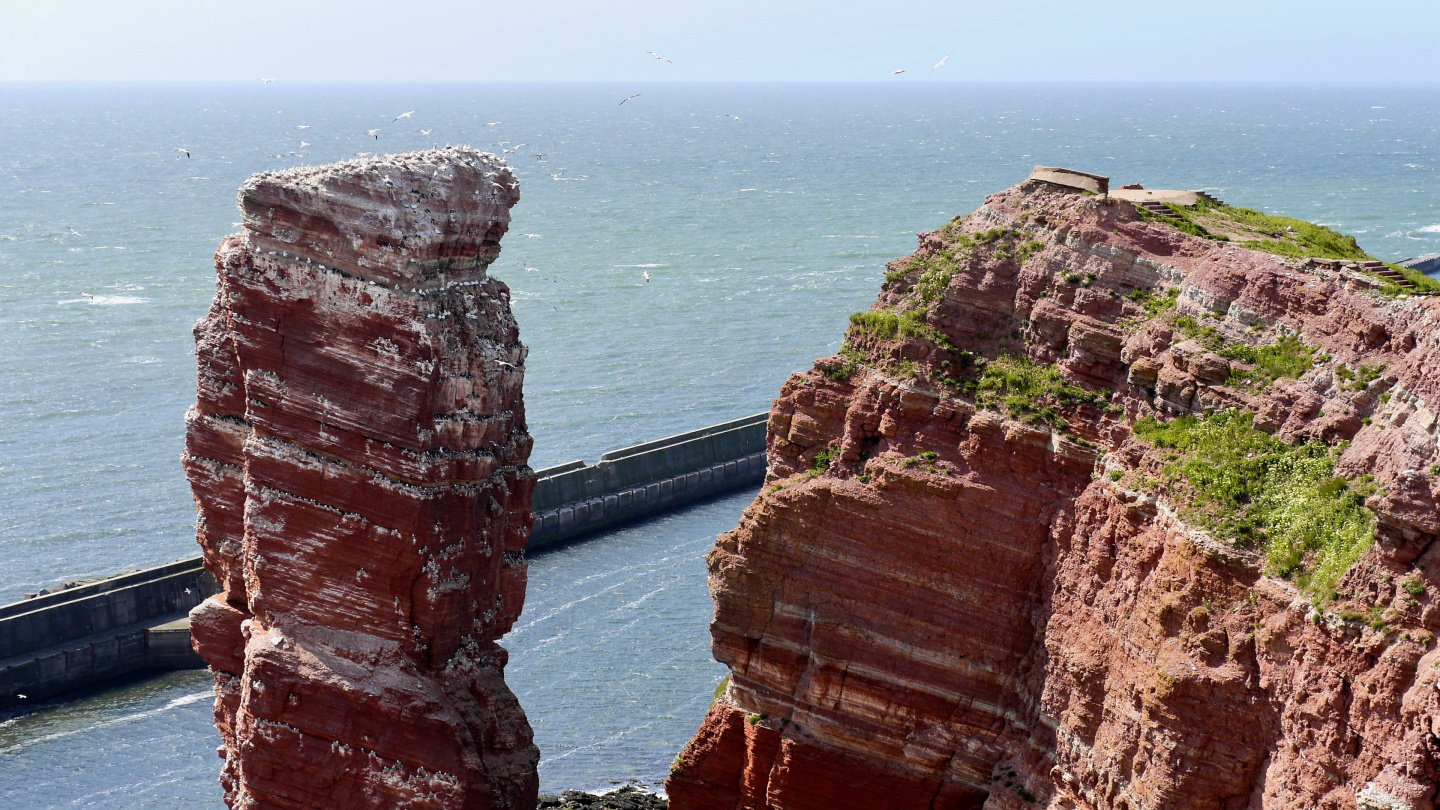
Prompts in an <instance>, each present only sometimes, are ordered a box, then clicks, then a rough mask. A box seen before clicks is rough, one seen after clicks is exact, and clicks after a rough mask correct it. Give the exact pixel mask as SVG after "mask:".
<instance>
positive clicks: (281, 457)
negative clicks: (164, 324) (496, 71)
mask: <svg viewBox="0 0 1440 810" xmlns="http://www.w3.org/2000/svg"><path fill="white" fill-rule="evenodd" d="M518 199H519V192H518V186H517V182H516V180H515V177H514V176H513V175H512V174H511V172H510V170H509V169H508V168H507V167H506V166H505V164H504V163H503V162H502V161H501V160H499V159H498V158H496V157H494V156H493V155H488V154H482V153H480V152H477V151H474V150H471V149H468V148H446V149H431V150H427V151H423V152H414V153H409V154H403V155H388V156H383V157H375V158H367V159H363V160H353V161H346V162H342V163H336V164H331V165H326V166H319V167H306V168H297V169H287V170H281V171H273V172H262V173H260V174H256V175H254V176H253V177H251V178H250V179H249V180H248V181H246V183H245V184H244V185H243V186H242V187H241V189H240V194H239V201H240V209H241V212H242V215H243V218H244V231H243V232H242V233H240V234H237V235H235V236H230V237H227V238H225V239H224V240H222V241H221V243H220V247H219V251H218V252H217V254H216V260H215V266H216V270H217V272H218V274H219V281H218V284H217V290H216V294H215V300H214V303H213V304H212V306H211V309H210V312H209V314H207V315H206V316H205V317H204V318H202V319H201V320H200V322H199V323H198V324H197V325H196V327H195V341H196V354H197V358H198V364H199V396H198V401H197V402H196V404H195V406H194V407H193V408H191V409H190V411H189V413H188V414H187V415H186V425H187V434H186V449H185V455H184V464H185V470H186V473H187V475H188V476H189V479H190V483H191V486H192V488H193V491H194V494H195V500H196V502H197V505H198V511H199V519H198V521H197V534H198V540H199V543H200V545H201V547H202V549H203V551H204V556H205V564H206V567H207V568H208V569H209V570H210V571H211V572H212V573H213V574H214V575H215V579H216V580H217V581H218V582H219V583H220V587H221V592H220V594H219V595H217V596H215V597H213V598H211V599H209V600H207V601H206V602H205V603H203V604H202V605H200V606H199V607H197V608H196V609H195V610H194V611H192V613H191V628H192V634H193V638H194V644H195V647H196V649H197V650H198V651H199V653H200V654H201V656H203V657H204V659H205V661H206V662H207V663H208V664H209V665H210V668H211V670H212V671H213V672H214V675H215V695H216V700H215V720H216V725H217V726H218V728H219V730H220V735H221V739H222V745H221V746H220V749H219V753H220V755H221V757H223V758H224V760H225V762H224V766H223V769H222V772H221V782H222V783H223V785H224V787H225V800H226V802H227V804H229V805H230V806H231V807H233V808H315V807H344V808H358V807H399V806H404V807H413V808H467V809H469V808H473V809H474V810H482V809H485V808H495V809H496V810H499V809H500V808H523V809H524V810H530V808H533V807H534V806H535V797H536V788H537V778H536V763H537V761H538V752H537V751H536V748H535V746H534V745H533V743H532V735H531V730H530V726H529V723H528V722H527V720H526V718H525V714H524V712H523V711H522V710H521V708H520V705H519V703H518V701H517V700H516V698H515V696H514V695H513V694H512V693H511V692H510V690H509V688H508V687H507V686H506V684H505V681H504V677H503V670H504V666H505V663H506V652H505V650H504V649H502V648H501V647H499V646H498V645H497V644H496V639H498V638H499V637H500V636H502V635H503V634H504V633H505V632H506V631H507V630H509V628H510V626H511V624H512V623H513V622H514V620H515V618H516V617H517V616H518V615H519V613H520V609H521V606H522V605H523V603H524V598H525V575H526V567H525V557H524V552H523V549H524V546H525V540H526V536H527V534H528V532H529V530H530V526H531V520H532V517H531V513H530V503H531V491H532V489H533V487H534V473H533V471H532V470H531V469H530V468H529V466H527V461H528V459H529V455H530V448H531V438H530V435H529V433H528V432H527V429H526V424H525V410H524V403H523V400H522V397H521V383H522V380H523V376H524V364H525V355H526V349H525V347H524V346H523V345H522V344H521V343H520V339H519V330H518V329H517V327H516V323H515V318H514V316H513V315H512V313H511V311H510V294H509V289H508V288H507V287H506V286H505V285H504V284H503V283H501V282H499V281H497V280H495V279H493V278H489V277H487V276H486V272H485V271H486V268H487V267H488V266H489V265H490V264H491V262H493V261H494V260H495V258H496V256H497V255H498V254H499V251H500V239H501V237H502V236H503V235H504V234H505V231H506V229H507V228H508V226H509V221H510V213H509V212H510V208H511V207H512V206H513V205H514V204H515V203H516V201H517V200H518Z"/></svg>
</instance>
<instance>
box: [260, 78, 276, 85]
mask: <svg viewBox="0 0 1440 810" xmlns="http://www.w3.org/2000/svg"><path fill="white" fill-rule="evenodd" d="M260 81H262V82H264V83H265V84H269V83H271V82H273V81H275V80H274V79H261V80H260Z"/></svg>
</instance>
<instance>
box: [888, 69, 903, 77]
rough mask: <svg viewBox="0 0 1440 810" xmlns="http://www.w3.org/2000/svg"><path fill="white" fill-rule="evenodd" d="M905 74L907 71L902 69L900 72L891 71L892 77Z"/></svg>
mask: <svg viewBox="0 0 1440 810" xmlns="http://www.w3.org/2000/svg"><path fill="white" fill-rule="evenodd" d="M904 72H905V69H904V68H901V69H900V70H892V71H890V75H891V76H899V75H900V74H901V73H904Z"/></svg>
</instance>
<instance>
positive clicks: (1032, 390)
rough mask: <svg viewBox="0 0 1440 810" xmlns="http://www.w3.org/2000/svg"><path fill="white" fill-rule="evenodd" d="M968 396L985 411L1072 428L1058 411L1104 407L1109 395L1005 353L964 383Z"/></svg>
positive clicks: (1055, 371)
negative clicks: (1061, 409)
mask: <svg viewBox="0 0 1440 810" xmlns="http://www.w3.org/2000/svg"><path fill="white" fill-rule="evenodd" d="M964 386H965V388H966V389H967V390H966V391H965V393H966V394H967V395H970V396H973V397H974V398H975V404H976V405H977V406H978V407H981V408H989V409H991V410H997V411H1003V412H1004V413H1006V414H1008V415H1009V416H1010V417H1011V418H1012V419H1019V420H1021V421H1023V422H1029V423H1030V424H1035V425H1050V426H1051V427H1055V428H1059V429H1060V430H1064V429H1065V428H1067V427H1068V425H1067V423H1066V422H1065V419H1064V418H1063V417H1062V416H1060V414H1059V412H1058V411H1057V408H1070V407H1075V406H1078V405H1095V406H1097V407H1099V406H1104V404H1105V401H1106V400H1105V395H1104V394H1102V393H1099V392H1096V391H1089V390H1087V389H1085V388H1082V387H1081V386H1079V385H1076V384H1075V383H1072V382H1069V381H1068V380H1066V379H1065V378H1064V377H1062V376H1061V375H1060V369H1059V368H1058V367H1056V366H1053V365H1048V366H1047V365H1040V364H1038V363H1036V362H1034V361H1033V360H1031V359H1030V358H1028V357H1023V356H1019V355H1011V354H1003V355H1001V356H999V357H997V358H995V359H994V360H991V361H989V362H988V363H986V364H985V367H984V369H982V370H981V371H980V373H979V374H978V375H977V376H976V377H974V378H972V379H970V380H967V381H966V382H965V383H964Z"/></svg>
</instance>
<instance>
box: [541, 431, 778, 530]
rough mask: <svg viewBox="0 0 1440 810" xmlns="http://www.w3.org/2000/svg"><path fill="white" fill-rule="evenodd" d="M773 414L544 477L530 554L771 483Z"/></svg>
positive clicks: (666, 440)
mask: <svg viewBox="0 0 1440 810" xmlns="http://www.w3.org/2000/svg"><path fill="white" fill-rule="evenodd" d="M769 416H770V415H769V414H768V413H760V414H755V415H754V416H747V417H745V418H744V419H736V420H734V421H731V422H723V423H721V424H718V425H711V426H710V427H707V428H701V429H700V430H693V431H690V432H689V433H681V434H678V435H675V436H668V437H666V438H664V439H657V440H655V441H652V442H646V443H644V444H637V445H634V446H632V447H626V448H623V449H620V450H611V451H610V452H608V453H606V454H604V455H602V456H601V457H600V461H599V462H598V463H596V464H593V465H591V464H586V463H585V462H583V461H572V462H570V463H568V464H561V465H558V466H555V467H550V468H547V469H544V470H539V471H538V472H537V473H536V475H537V476H539V480H537V481H536V482H535V497H534V506H533V507H532V508H533V509H534V511H535V526H534V528H532V529H531V530H530V540H529V542H528V543H526V545H525V549H526V550H527V551H533V550H534V549H537V548H542V547H544V546H547V545H550V544H552V543H559V542H563V541H565V540H569V539H572V538H575V537H580V536H582V535H585V534H589V533H590V532H594V531H598V530H600V529H603V528H606V527H609V526H614V525H616V524H619V523H623V522H626V521H630V520H635V519H637V518H641V517H644V516H645V515H649V514H652V513H655V512H660V511H664V510H666V509H671V508H674V507H676V506H682V505H684V504H687V503H692V502H694V501H697V500H701V499H702V498H708V497H710V496H711V495H719V494H722V493H725V492H729V491H731V490H733V489H738V488H739V487H742V486H746V485H748V484H752V483H759V482H760V481H761V480H763V479H764V478H765V426H766V424H767V422H768V419H769Z"/></svg>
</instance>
